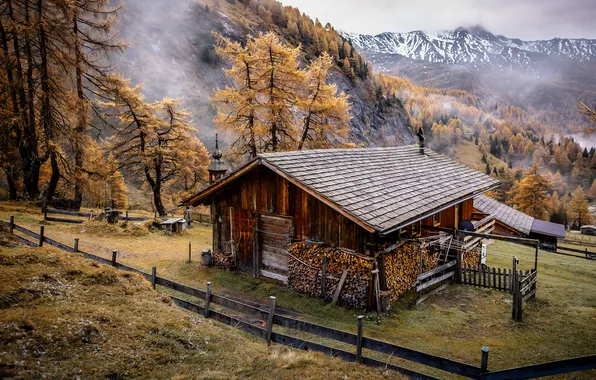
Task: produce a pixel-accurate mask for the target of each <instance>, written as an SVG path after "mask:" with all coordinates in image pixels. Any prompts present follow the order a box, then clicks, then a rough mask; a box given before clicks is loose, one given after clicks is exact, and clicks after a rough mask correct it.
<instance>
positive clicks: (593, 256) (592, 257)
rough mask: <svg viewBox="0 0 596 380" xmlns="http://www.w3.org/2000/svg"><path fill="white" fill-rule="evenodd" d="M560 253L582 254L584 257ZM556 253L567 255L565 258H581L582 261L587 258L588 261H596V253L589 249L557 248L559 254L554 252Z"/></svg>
mask: <svg viewBox="0 0 596 380" xmlns="http://www.w3.org/2000/svg"><path fill="white" fill-rule="evenodd" d="M559 251H565V252H574V253H581V254H583V255H584V256H578V255H573V254H568V253H563V252H559ZM554 253H556V254H558V255H565V256H571V257H577V258H580V259H583V258H586V259H590V260H596V252H592V251H588V248H586V249H583V250H582V249H575V248H567V247H560V246H557V252H554Z"/></svg>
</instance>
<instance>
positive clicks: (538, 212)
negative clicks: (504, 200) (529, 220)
mask: <svg viewBox="0 0 596 380" xmlns="http://www.w3.org/2000/svg"><path fill="white" fill-rule="evenodd" d="M549 189H550V185H549V184H548V182H547V180H546V179H545V178H544V177H543V176H542V175H541V174H540V172H539V170H538V167H537V166H536V165H533V166H532V167H531V168H530V170H529V171H528V173H527V174H526V176H525V177H524V178H523V179H522V180H521V181H520V182H519V187H518V188H517V189H515V190H514V191H516V193H515V194H512V195H513V196H514V198H513V203H514V204H515V205H516V206H517V208H518V209H519V210H521V211H522V212H525V213H526V214H528V215H531V216H533V217H535V218H539V219H542V218H544V217H545V215H547V214H548V203H549V196H548V190H549Z"/></svg>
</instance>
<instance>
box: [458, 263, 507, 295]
mask: <svg viewBox="0 0 596 380" xmlns="http://www.w3.org/2000/svg"><path fill="white" fill-rule="evenodd" d="M460 278H461V283H462V284H466V285H473V286H478V287H482V288H491V289H496V290H501V291H504V292H510V293H511V292H512V291H513V286H512V284H513V280H512V278H513V277H512V274H511V269H505V268H491V267H487V266H483V265H478V266H471V265H466V266H464V267H462V268H461V276H460Z"/></svg>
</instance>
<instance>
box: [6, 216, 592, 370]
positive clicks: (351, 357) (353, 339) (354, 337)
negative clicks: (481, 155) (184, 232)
mask: <svg viewBox="0 0 596 380" xmlns="http://www.w3.org/2000/svg"><path fill="white" fill-rule="evenodd" d="M0 223H2V224H5V225H7V226H9V227H10V228H11V230H12V229H15V230H17V231H18V232H20V233H22V234H25V235H27V236H30V237H32V238H34V239H39V240H40V242H41V243H42V244H43V243H44V242H45V243H48V244H50V245H53V246H56V247H58V248H61V249H63V250H66V251H68V252H78V253H80V254H81V255H83V257H85V258H88V259H92V260H94V261H97V262H100V263H102V264H105V265H110V266H113V267H115V268H117V269H121V270H126V271H131V272H135V273H138V274H140V275H141V276H143V277H144V278H145V279H146V280H148V281H151V283H152V284H156V285H160V286H162V287H165V288H167V289H171V290H175V291H178V292H180V293H183V294H186V295H190V296H193V297H195V298H198V299H204V300H206V306H201V305H197V304H195V303H192V302H189V301H186V300H182V299H180V298H177V297H175V296H172V300H173V302H174V303H175V304H176V305H178V306H180V307H182V308H184V309H187V310H190V311H193V312H195V313H199V314H202V315H205V316H207V317H209V318H213V319H215V320H217V321H219V322H222V323H225V324H229V325H232V326H234V327H236V328H239V329H241V330H243V331H246V332H248V333H250V334H252V335H254V336H257V337H259V338H261V339H270V341H273V342H276V343H280V344H284V345H288V346H292V347H295V348H300V349H307V350H312V351H319V352H323V353H325V354H328V355H331V356H334V357H335V356H337V357H340V358H342V359H344V360H346V361H359V362H361V363H362V364H365V365H368V366H372V367H383V368H388V369H392V370H395V371H398V372H400V373H402V374H403V375H405V376H407V377H409V378H413V379H434V377H432V376H428V375H425V374H422V373H418V372H416V371H412V370H409V369H407V368H403V367H400V366H398V365H395V364H391V363H389V361H387V362H381V361H379V360H376V359H372V358H367V357H363V356H362V355H361V353H362V348H366V349H369V350H371V351H375V352H378V353H382V354H386V355H389V356H390V358H392V357H394V358H400V359H404V360H408V361H410V362H413V363H418V364H423V365H425V366H428V367H432V368H435V369H438V370H442V371H446V372H449V373H453V374H456V375H460V376H463V377H467V378H472V379H504V378H514V379H522V378H526V377H520V376H524V375H523V374H527V373H532V377H536V374H537V373H540V376H549V375H552V374H559V373H567V372H574V371H581V370H587V369H593V368H596V360H594V358H595V356H590V357H583V358H576V359H568V360H563V361H559V362H550V363H543V364H538V365H535V366H529V367H521V368H515V369H508V370H504V371H496V372H490V371H488V370H485V369H486V368H487V367H486V366H483V367H481V366H474V365H471V364H466V363H462V362H458V361H455V360H451V359H447V358H444V357H441V356H437V355H433V354H428V353H424V352H420V351H416V350H413V349H410V348H406V347H401V346H398V345H394V344H391V343H388V342H383V341H380V340H376V339H372V338H367V337H363V336H362V330H361V324H359V334H353V333H350V332H346V331H341V330H336V329H332V328H329V327H325V326H321V325H318V324H315V323H311V322H307V321H303V320H299V319H295V318H292V317H290V316H287V315H284V314H286V313H285V312H282V313H280V312H279V311H281V310H279V309H275V308H272V309H269V310H268V309H267V308H266V307H265V306H264V305H259V306H255V305H254V304H251V302H241V301H237V300H233V299H231V298H229V297H224V296H220V295H216V294H213V293H212V292H211V291H210V289H211V288H210V287H208V289H209V290H208V291H205V290H202V289H198V288H193V287H190V286H187V285H184V284H180V283H177V282H175V281H172V280H169V279H166V278H163V277H158V276H157V274H156V273H157V272H156V269H155V267H154V268H153V271H152V273H147V272H144V271H142V270H139V269H137V268H134V267H131V266H128V265H125V264H122V263H118V262H117V255H116V251H114V254H113V257H112V260H109V259H106V258H103V257H101V256H98V255H95V254H91V253H87V252H83V251H80V250H77V249H75V248H72V247H69V246H67V245H66V244H63V243H60V242H57V241H55V240H53V239H49V238H47V237H45V236H44V235H43V227H42V229H41V230H40V233H39V234H38V233H35V232H33V231H30V230H28V229H26V228H24V227H21V226H18V225H16V224H14V223H7V222H3V221H0ZM16 237H17V238H18V239H19V240H20V241H22V242H24V243H25V244H28V245H32V246H36V245H37V244H35V243H34V242H31V241H29V240H28V239H25V238H23V237H20V236H18V235H16ZM75 246H76V244H75ZM449 265H451V263H448V264H446V266H449ZM448 269H450V267H449V268H443V269H442V270H448ZM440 272H441V271H439V272H437V273H440ZM535 273H536V272H534V274H535ZM433 274H434V273H433ZM530 277H531V276H530ZM530 277H526V278H525V279H524V280H522V281H525V280H527V281H526V282H525V284H526V285H532V284H533V282H532V281H533V280H532V279H531V278H530ZM425 278H432V274H431V275H428V276H426V277H425ZM535 278H536V277H535V276H534V283H535ZM423 279H424V278H423ZM489 281H490V280H489ZM210 303H213V304H217V305H220V306H222V307H224V308H225V309H231V310H233V311H236V312H240V313H242V314H245V315H252V316H256V317H258V318H260V319H262V320H270V321H271V325H270V326H268V329H269V330H271V328H272V326H273V324H275V325H278V326H282V327H285V328H288V329H291V330H297V331H300V332H304V333H308V334H312V335H316V336H319V337H322V338H326V339H332V340H336V341H338V342H342V343H345V344H349V345H353V346H354V345H355V346H356V353H352V352H348V351H344V350H339V349H336V348H331V347H328V346H326V345H323V344H319V343H314V342H310V341H306V340H302V339H299V338H296V337H292V336H289V335H284V334H281V333H278V332H272V331H268V330H267V329H264V328H263V327H261V326H258V325H254V324H251V323H249V322H247V321H245V320H243V319H242V318H239V317H232V316H229V315H226V314H225V313H223V312H221V311H216V310H212V309H210V308H209V304H210ZM271 310H273V312H272V311H271ZM486 355H488V352H486ZM487 363H488V356H486V357H485V356H484V354H483V364H485V365H487ZM559 363H561V366H562V367H559V366H558V364H559ZM533 370H535V371H537V372H531V371H533ZM528 371H530V372H528Z"/></svg>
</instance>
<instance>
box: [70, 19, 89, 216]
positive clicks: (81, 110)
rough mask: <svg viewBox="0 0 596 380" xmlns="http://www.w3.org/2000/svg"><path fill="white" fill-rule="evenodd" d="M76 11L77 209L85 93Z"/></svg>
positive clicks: (80, 192)
mask: <svg viewBox="0 0 596 380" xmlns="http://www.w3.org/2000/svg"><path fill="white" fill-rule="evenodd" d="M77 16H78V13H77V12H75V14H74V16H73V19H72V23H73V34H74V38H75V76H76V80H77V98H78V102H77V113H78V115H77V126H76V128H75V136H74V140H75V141H74V158H75V188H74V201H75V203H76V207H77V209H80V208H81V204H82V203H83V190H82V183H81V182H82V178H81V176H82V170H81V169H82V167H83V144H82V140H83V135H84V133H85V128H86V125H85V124H86V117H85V112H86V109H85V106H84V105H85V95H84V93H83V73H82V70H81V64H82V63H81V47H80V44H79V27H78V23H77Z"/></svg>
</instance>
